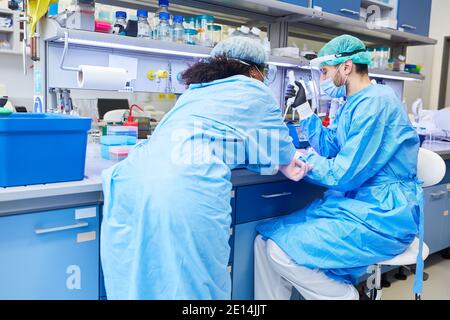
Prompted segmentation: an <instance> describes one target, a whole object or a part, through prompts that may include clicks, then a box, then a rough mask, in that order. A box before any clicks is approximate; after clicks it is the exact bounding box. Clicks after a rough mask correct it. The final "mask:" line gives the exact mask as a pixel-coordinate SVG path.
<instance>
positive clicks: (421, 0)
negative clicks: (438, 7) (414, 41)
mask: <svg viewBox="0 0 450 320" xmlns="http://www.w3.org/2000/svg"><path fill="white" fill-rule="evenodd" d="M397 10H398V11H397V20H398V27H399V28H403V30H404V31H405V32H409V33H414V34H418V35H422V36H428V34H429V29H430V15H431V0H398V9H397Z"/></svg>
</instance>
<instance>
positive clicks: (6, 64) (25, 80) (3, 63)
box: [0, 54, 33, 111]
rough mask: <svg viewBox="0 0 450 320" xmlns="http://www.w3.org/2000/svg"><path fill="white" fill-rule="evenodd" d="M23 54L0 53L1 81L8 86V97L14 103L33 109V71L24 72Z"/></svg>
mask: <svg viewBox="0 0 450 320" xmlns="http://www.w3.org/2000/svg"><path fill="white" fill-rule="evenodd" d="M22 70H23V67H22V56H21V55H16V54H0V83H1V84H3V85H5V86H6V90H7V93H8V97H9V98H10V100H11V101H12V103H13V105H19V106H25V107H27V108H28V110H30V111H31V110H32V103H33V71H32V70H29V71H28V74H27V76H24V74H23V71H22Z"/></svg>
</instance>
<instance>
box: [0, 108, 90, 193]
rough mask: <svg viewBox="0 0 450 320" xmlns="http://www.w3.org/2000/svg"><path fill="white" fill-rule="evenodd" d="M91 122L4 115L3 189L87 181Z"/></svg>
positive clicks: (0, 129) (0, 127) (0, 138)
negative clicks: (87, 154)
mask: <svg viewBox="0 0 450 320" xmlns="http://www.w3.org/2000/svg"><path fill="white" fill-rule="evenodd" d="M90 128H91V119H90V118H80V117H74V116H69V115H61V114H47V113H13V114H10V115H0V187H12V186H24V185H32V184H42V183H53V182H66V181H76V180H83V178H84V167H85V162H86V145H87V137H88V131H89V129H90Z"/></svg>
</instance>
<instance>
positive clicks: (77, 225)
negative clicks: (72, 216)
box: [34, 222, 89, 234]
mask: <svg viewBox="0 0 450 320" xmlns="http://www.w3.org/2000/svg"><path fill="white" fill-rule="evenodd" d="M88 225H89V224H88V223H87V222H80V223H76V224H70V225H68V226H62V227H54V228H47V229H34V232H35V233H36V234H43V233H52V232H58V231H64V230H70V229H78V228H84V227H87V226H88Z"/></svg>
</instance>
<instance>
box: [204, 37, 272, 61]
mask: <svg viewBox="0 0 450 320" xmlns="http://www.w3.org/2000/svg"><path fill="white" fill-rule="evenodd" d="M221 55H225V56H226V57H227V58H233V59H239V60H243V61H245V62H248V63H254V64H256V65H261V64H265V63H267V61H268V60H269V57H268V56H267V54H266V52H265V50H264V47H263V45H262V44H261V43H260V42H259V41H257V40H255V39H252V38H248V37H242V36H234V37H230V38H228V39H226V40H223V41H221V42H219V43H218V44H217V45H216V46H215V47H214V49H213V50H212V51H211V56H213V57H216V56H221Z"/></svg>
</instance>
